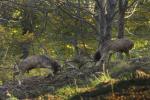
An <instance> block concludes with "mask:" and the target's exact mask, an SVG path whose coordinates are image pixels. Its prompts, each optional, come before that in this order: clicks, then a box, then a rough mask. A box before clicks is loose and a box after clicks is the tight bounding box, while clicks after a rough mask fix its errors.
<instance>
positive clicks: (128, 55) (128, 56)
mask: <svg viewBox="0 0 150 100" xmlns="http://www.w3.org/2000/svg"><path fill="white" fill-rule="evenodd" d="M125 54H126V56H127V59H126V60H128V59H130V54H129V51H126V52H125Z"/></svg>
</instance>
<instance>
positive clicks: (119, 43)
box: [94, 38, 134, 70]
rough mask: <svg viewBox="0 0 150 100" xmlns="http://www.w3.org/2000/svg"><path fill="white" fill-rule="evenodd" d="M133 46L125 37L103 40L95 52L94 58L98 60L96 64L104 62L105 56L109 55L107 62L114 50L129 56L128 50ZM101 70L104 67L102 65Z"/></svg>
mask: <svg viewBox="0 0 150 100" xmlns="http://www.w3.org/2000/svg"><path fill="white" fill-rule="evenodd" d="M133 46H134V43H133V42H132V41H131V40H129V39H127V38H122V39H116V40H108V41H105V42H104V43H103V44H102V45H101V47H100V48H99V50H98V51H97V52H96V53H95V55H94V60H95V61H100V62H99V64H98V65H100V64H102V63H104V62H106V59H107V56H109V57H108V59H107V60H108V63H109V59H110V57H111V54H112V53H114V52H120V53H125V54H126V56H127V57H128V58H129V57H130V55H129V50H131V49H132V48H133ZM103 70H104V67H103Z"/></svg>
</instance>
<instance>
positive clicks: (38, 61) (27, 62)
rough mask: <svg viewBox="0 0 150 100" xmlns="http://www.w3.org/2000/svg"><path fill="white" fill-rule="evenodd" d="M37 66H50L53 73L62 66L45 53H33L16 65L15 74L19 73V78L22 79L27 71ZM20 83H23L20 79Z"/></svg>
mask: <svg viewBox="0 0 150 100" xmlns="http://www.w3.org/2000/svg"><path fill="white" fill-rule="evenodd" d="M35 68H48V69H50V70H52V71H53V73H51V74H52V75H53V74H56V73H57V72H58V71H60V68H61V66H60V65H59V63H58V62H56V61H55V60H53V59H51V58H49V57H47V56H45V55H33V56H30V57H27V58H25V59H24V60H23V61H22V62H20V63H19V64H18V65H17V66H16V68H15V70H16V71H15V73H14V75H18V74H19V79H21V78H22V75H23V74H24V73H25V72H29V71H30V70H32V69H35ZM49 75H50V74H49ZM49 75H48V76H49ZM19 84H20V85H21V81H19Z"/></svg>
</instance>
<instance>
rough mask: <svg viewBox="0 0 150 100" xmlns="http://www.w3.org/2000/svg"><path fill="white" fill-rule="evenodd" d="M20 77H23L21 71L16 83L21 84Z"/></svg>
mask: <svg viewBox="0 0 150 100" xmlns="http://www.w3.org/2000/svg"><path fill="white" fill-rule="evenodd" d="M22 79H23V74H22V72H20V73H19V79H18V84H19V85H21V84H22Z"/></svg>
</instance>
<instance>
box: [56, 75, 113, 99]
mask: <svg viewBox="0 0 150 100" xmlns="http://www.w3.org/2000/svg"><path fill="white" fill-rule="evenodd" d="M111 80H113V79H112V78H111V77H110V75H109V73H108V72H105V73H101V74H100V75H99V76H98V77H97V76H95V79H91V80H90V83H89V84H86V85H84V86H78V85H77V82H76V80H75V82H74V85H67V86H64V87H63V88H60V89H59V90H57V91H56V92H55V95H57V96H59V97H61V98H62V99H63V100H68V99H69V98H71V97H72V96H74V95H78V94H80V93H83V92H85V91H90V90H92V89H93V88H94V87H95V86H97V85H98V84H100V83H103V82H104V83H105V82H109V81H111Z"/></svg>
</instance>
